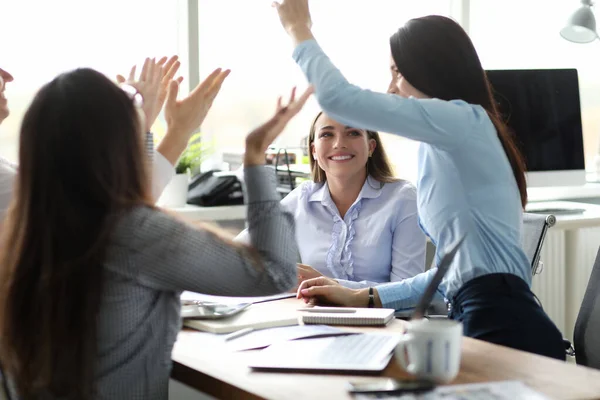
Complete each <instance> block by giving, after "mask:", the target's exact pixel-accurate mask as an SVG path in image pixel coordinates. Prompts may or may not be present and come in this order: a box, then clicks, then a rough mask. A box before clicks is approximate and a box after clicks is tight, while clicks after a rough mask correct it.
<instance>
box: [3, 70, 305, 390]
mask: <svg viewBox="0 0 600 400" xmlns="http://www.w3.org/2000/svg"><path fill="white" fill-rule="evenodd" d="M227 73H228V71H220V70H216V71H215V72H213V74H211V75H210V76H209V77H208V78H207V79H206V80H205V81H204V82H203V83H201V84H200V85H199V86H198V87H197V88H196V89H195V90H194V91H192V93H191V94H190V95H189V97H187V98H186V99H183V100H180V101H178V100H177V93H178V83H177V82H176V81H172V82H171V83H170V86H169V93H168V97H167V101H166V105H165V119H166V121H167V124H168V129H169V130H178V133H180V135H177V136H178V137H182V138H185V137H189V136H190V135H191V133H192V132H193V131H194V130H195V129H197V127H198V126H200V124H201V123H202V120H203V119H204V117H205V116H206V113H207V112H208V110H209V108H210V106H211V104H212V101H213V99H214V97H215V96H216V94H217V93H218V91H219V88H220V86H221V83H222V82H223V79H224V78H225V76H227ZM157 76H158V75H157V71H156V70H154V71H153V68H152V67H150V68H149V69H148V70H146V71H145V72H144V71H143V72H142V74H141V78H140V80H139V81H135V82H129V84H128V85H127V86H123V87H122V88H121V87H119V86H117V85H115V84H114V83H113V82H111V81H110V80H109V79H107V78H106V77H105V76H103V75H102V74H100V73H98V72H96V71H94V70H91V69H78V70H75V71H72V72H69V73H65V74H62V75H60V76H58V77H57V78H55V79H54V80H53V81H51V82H50V83H48V84H47V85H45V86H44V87H43V88H42V89H41V90H40V91H39V92H38V94H37V95H36V96H35V99H34V100H33V103H32V104H31V106H30V107H29V109H28V110H27V112H26V114H25V117H24V120H23V124H22V128H21V135H20V149H19V164H20V170H19V174H18V177H17V182H16V192H15V196H14V199H13V202H12V206H11V209H10V211H9V215H8V217H7V220H6V223H5V225H4V231H3V243H2V252H1V258H0V265H1V267H2V268H1V270H0V271H1V272H0V274H1V277H0V282H1V285H2V288H1V290H0V292H1V293H2V296H0V360H1V362H2V365H3V367H4V370H5V372H6V376H7V377H8V378H9V379H10V381H11V382H12V383H13V384H14V387H15V388H16V393H17V395H18V398H20V399H26V400H27V399H40V398H44V399H53V398H56V399H166V398H167V397H168V381H169V375H170V368H171V350H172V347H173V344H174V342H175V339H176V337H177V333H178V331H179V329H180V326H181V322H180V314H179V311H180V301H179V295H180V292H181V291H182V290H192V291H195V292H202V293H208V294H213V295H247V296H254V295H268V294H273V293H279V292H283V291H285V290H288V289H289V288H290V287H292V286H293V285H294V284H295V283H296V272H295V270H296V265H295V255H296V252H297V250H296V246H295V243H294V233H293V232H294V229H293V219H292V218H291V217H290V216H289V215H287V214H286V213H284V212H283V211H282V209H281V206H280V205H279V196H278V194H277V193H276V189H275V180H274V176H272V175H273V174H272V173H270V171H269V170H267V169H265V167H264V166H263V164H264V162H265V161H264V160H265V156H264V153H265V150H266V148H267V146H268V145H269V144H270V143H271V142H272V141H273V139H274V138H275V137H276V136H277V135H278V134H279V133H280V132H281V130H282V129H283V127H284V126H285V124H286V123H287V121H289V119H290V118H291V117H293V116H294V115H295V114H296V113H297V112H298V111H299V110H300V108H301V107H302V105H303V104H304V102H305V101H306V98H307V97H308V95H309V94H310V92H309V91H307V92H306V93H305V94H304V95H303V96H302V97H301V98H300V99H299V100H297V101H296V100H295V99H294V96H292V98H291V100H290V103H289V104H287V106H285V107H284V106H283V105H281V103H280V106H279V107H278V111H277V113H276V114H275V116H274V117H273V118H271V120H269V121H268V122H267V123H266V124H264V125H262V126H261V127H259V128H257V129H256V130H254V131H253V132H251V133H250V134H249V135H248V137H247V139H246V154H245V159H244V160H245V163H244V165H245V171H244V173H245V178H246V182H247V199H248V219H249V221H248V222H249V226H250V237H251V245H249V246H245V245H240V244H235V243H233V242H232V241H231V240H230V239H226V238H224V237H222V236H221V235H220V234H219V233H218V232H214V231H211V230H209V229H204V228H194V227H191V226H188V225H187V224H185V223H182V222H180V221H178V220H176V219H174V218H173V217H171V216H169V215H167V214H165V213H164V212H161V211H160V210H158V209H156V208H155V207H154V206H153V200H152V199H151V195H150V180H149V178H148V172H147V167H148V165H147V164H148V163H147V159H146V152H145V149H144V144H143V132H144V130H145V129H144V122H143V116H144V114H143V112H141V105H142V103H143V101H144V95H145V94H147V95H148V96H147V97H151V96H149V94H151V92H152V91H153V90H156V88H157V87H158V86H157V81H156V79H157ZM123 89H126V90H123Z"/></svg>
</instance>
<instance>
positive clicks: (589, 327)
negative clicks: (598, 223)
mask: <svg viewBox="0 0 600 400" xmlns="http://www.w3.org/2000/svg"><path fill="white" fill-rule="evenodd" d="M573 345H574V346H575V360H576V361H577V364H581V365H585V366H587V367H592V368H597V369H600V249H598V254H597V255H596V261H595V262H594V267H593V268H592V274H591V275H590V280H589V281H588V285H587V289H586V290H585V294H584V296H583V301H582V302H581V308H580V309H579V314H578V315H577V321H576V322H575V331H574V332H573Z"/></svg>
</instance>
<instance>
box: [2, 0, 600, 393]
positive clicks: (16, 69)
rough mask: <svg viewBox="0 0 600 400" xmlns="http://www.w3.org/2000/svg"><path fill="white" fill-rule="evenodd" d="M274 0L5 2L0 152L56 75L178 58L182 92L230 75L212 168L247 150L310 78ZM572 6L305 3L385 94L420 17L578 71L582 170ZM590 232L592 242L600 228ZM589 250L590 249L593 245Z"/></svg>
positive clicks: (584, 111) (396, 150)
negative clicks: (403, 31)
mask: <svg viewBox="0 0 600 400" xmlns="http://www.w3.org/2000/svg"><path fill="white" fill-rule="evenodd" d="M271 2H272V0H126V1H122V0H104V1H96V0H53V1H51V2H49V1H44V0H20V1H6V2H4V3H3V4H2V11H1V13H2V15H3V16H4V18H3V19H2V23H0V38H1V39H0V56H1V57H0V66H1V67H2V68H4V69H6V70H7V71H9V72H10V73H11V74H12V75H13V76H14V78H15V81H14V82H11V83H10V84H9V85H8V86H7V90H6V97H7V98H8V100H9V105H10V109H11V115H10V117H9V118H8V119H7V120H6V121H4V123H3V124H2V125H1V126H0V156H3V157H6V158H8V159H11V160H16V159H17V154H18V132H19V124H20V121H21V119H22V117H23V113H24V112H25V110H26V109H27V107H28V105H29V103H30V102H31V100H32V99H33V96H34V95H35V93H36V91H37V90H38V89H39V88H40V87H41V86H42V85H43V84H44V83H46V82H48V81H49V80H51V79H52V78H53V77H55V76H56V75H57V74H59V73H61V72H64V71H68V70H71V69H74V68H78V67H92V68H94V69H97V70H99V71H101V72H103V73H105V74H106V75H107V76H109V77H115V76H116V75H117V74H119V73H120V74H126V73H127V72H128V71H129V69H130V67H131V65H133V64H136V63H137V64H140V63H141V62H143V59H144V58H145V57H147V56H150V57H152V56H156V57H160V56H163V55H167V56H169V55H172V54H178V55H179V56H180V59H181V61H182V69H181V74H182V76H184V79H185V80H184V82H185V83H184V84H183V86H182V88H183V91H184V92H185V91H187V90H189V88H190V86H191V87H194V86H195V85H196V83H197V82H198V81H199V80H200V79H202V78H204V77H205V76H206V75H207V74H208V73H209V72H210V71H212V70H213V69H214V68H216V67H223V68H230V69H231V70H232V73H231V75H230V76H229V77H228V79H227V81H226V82H225V84H224V86H223V89H222V90H221V93H220V94H219V96H218V98H217V99H216V101H215V104H214V106H213V108H212V110H211V112H210V113H209V116H208V118H207V119H206V121H205V123H204V125H203V126H202V134H203V140H210V141H212V142H214V144H215V146H214V151H213V154H212V157H211V160H210V161H209V163H212V164H213V165H219V164H220V162H221V157H222V155H223V154H224V153H227V152H236V151H240V152H241V151H243V145H244V137H245V135H246V133H247V132H248V131H249V130H251V129H252V128H253V127H255V126H257V125H258V124H260V123H261V122H263V121H264V120H265V119H267V118H268V117H269V116H270V115H271V114H272V112H273V109H274V107H275V103H276V99H277V97H278V96H279V95H285V94H286V93H288V92H289V89H290V88H291V87H292V86H294V85H298V86H299V87H304V86H305V85H306V81H305V79H304V77H303V76H302V74H301V72H300V70H299V68H298V67H297V66H296V64H295V63H294V62H293V60H292V58H291V54H292V44H291V42H290V40H289V38H288V37H287V36H286V35H285V34H283V32H282V28H281V27H280V25H279V20H278V18H277V15H276V11H275V10H274V9H273V8H272V7H271V6H270V4H271ZM578 3H579V2H578V1H577V0H560V1H556V2H548V1H542V0H427V1H422V0H374V1H367V0H313V1H311V3H310V5H311V10H312V14H313V27H314V33H315V36H316V37H317V39H318V40H319V43H320V44H321V46H322V47H323V48H324V49H325V51H326V52H327V53H328V54H329V55H330V56H331V57H332V59H333V61H334V62H335V64H336V65H337V66H338V67H340V68H341V70H342V71H343V72H344V74H345V75H346V76H347V77H348V78H349V79H350V80H351V81H352V82H353V83H355V84H357V85H360V86H362V87H365V88H370V89H372V90H378V91H385V90H386V88H387V85H388V82H389V78H390V75H389V45H388V38H389V36H390V35H391V34H392V33H393V32H394V31H395V30H396V29H397V28H398V27H399V26H401V25H402V24H403V23H404V22H406V21H407V20H408V19H410V18H413V17H419V16H423V15H428V14H440V15H446V16H450V17H452V18H454V19H455V20H456V21H458V22H459V23H460V24H461V25H462V26H463V27H464V28H465V30H466V31H467V32H468V33H469V35H470V36H471V38H472V40H473V42H474V44H475V47H476V49H477V51H478V53H479V56H480V58H481V61H482V63H483V67H484V68H485V69H541V68H576V69H577V70H578V74H579V89H580V96H581V116H582V123H583V140H584V151H585V163H586V169H589V170H593V169H594V168H595V166H594V164H593V161H594V156H595V155H596V154H597V152H598V148H599V144H600V72H599V71H600V40H596V41H595V42H592V43H590V44H585V45H583V44H574V43H571V42H568V41H566V40H564V39H563V38H561V37H560V35H559V31H560V29H561V28H562V27H563V26H564V24H565V22H566V19H567V18H568V16H569V15H570V14H571V13H572V12H573V11H574V9H575V8H576V7H577V6H578V5H579V4H578ZM317 110H318V105H317V104H316V101H315V100H314V99H311V100H310V102H309V104H308V106H307V107H306V109H305V110H304V111H303V112H302V113H301V114H300V115H299V116H298V117H297V118H296V119H294V120H293V121H292V122H291V123H290V124H289V126H288V127H287V129H286V132H285V133H284V135H283V136H282V137H281V138H280V139H279V140H278V142H277V143H276V144H275V147H298V146H300V144H301V140H302V138H303V137H305V136H306V135H307V134H308V127H309V126H310V123H311V121H312V119H313V118H314V116H315V114H316V112H317ZM153 130H154V131H155V133H156V134H157V136H160V135H161V133H163V132H164V130H165V124H164V121H163V120H162V119H159V121H158V122H157V123H156V125H155V126H154V129H153ZM382 138H383V142H384V145H385V147H386V151H387V152H388V155H389V156H390V159H391V161H392V162H393V164H394V166H395V168H396V173H397V175H398V176H399V177H402V178H405V179H408V180H411V181H414V180H415V178H416V168H417V164H416V154H417V152H416V149H417V144H416V143H415V142H412V141H410V140H408V139H403V138H399V137H395V136H392V135H388V134H385V133H384V134H383V135H382ZM591 238H592V239H594V240H595V239H597V238H600V233H598V232H596V233H594V234H593V235H592V236H591ZM549 240H550V242H548V241H547V244H546V247H552V245H554V244H555V243H559V242H560V243H562V245H563V246H564V241H565V239H564V237H563V236H560V237H559V236H558V235H557V238H552V237H550V238H549ZM594 246H595V247H594V249H593V254H594V255H595V252H596V250H597V243H595V245H594ZM562 257H563V258H564V257H565V256H564V255H563V256H562ZM567 258H568V257H567ZM589 266H590V267H591V263H589ZM562 268H563V269H564V268H565V267H564V266H563V267H562ZM536 279H537V278H536ZM582 279H583V278H582ZM548 293H550V292H548ZM554 297H556V296H554ZM561 299H562V300H561V301H563V300H564V294H563V297H562V298H561ZM542 301H543V302H544V303H545V304H546V305H548V303H549V301H550V298H543V297H542ZM563 303H564V301H563ZM548 307H549V309H550V310H551V311H550V314H551V316H552V317H553V319H554V320H555V322H556V321H557V320H562V321H565V318H566V317H565V312H567V311H568V309H567V310H566V311H565V307H567V308H568V307H571V308H574V309H575V310H576V309H577V308H578V304H573V305H567V306H565V304H562V305H561V306H557V307H558V311H556V312H555V313H554V314H553V311H552V310H553V308H552V307H553V306H552V305H549V306H548ZM571 314H573V313H571ZM572 322H573V321H568V318H567V321H566V322H565V323H564V324H563V326H562V328H569V329H570V328H571V325H572ZM566 330H567V331H568V329H566ZM186 396H189V398H196V397H195V396H197V394H194V393H192V392H187V393H186V391H185V390H184V389H181V388H180V387H179V386H176V388H175V392H174V396H173V397H172V398H185V397H186Z"/></svg>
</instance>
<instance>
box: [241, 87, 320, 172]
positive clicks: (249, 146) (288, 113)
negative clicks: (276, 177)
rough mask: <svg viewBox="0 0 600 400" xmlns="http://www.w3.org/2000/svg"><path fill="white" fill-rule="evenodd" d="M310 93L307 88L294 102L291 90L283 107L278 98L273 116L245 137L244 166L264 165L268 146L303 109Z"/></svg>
mask: <svg viewBox="0 0 600 400" xmlns="http://www.w3.org/2000/svg"><path fill="white" fill-rule="evenodd" d="M312 93H313V88H312V86H309V87H308V88H307V89H306V90H305V91H304V93H302V96H300V98H299V99H298V100H296V88H293V89H292V93H291V95H290V99H289V101H288V104H287V105H285V106H284V105H283V103H282V100H281V97H279V99H278V100H277V110H276V112H275V115H274V116H273V117H271V119H269V120H268V121H267V122H265V123H264V124H262V125H261V126H259V127H258V128H256V129H255V130H253V131H252V132H250V133H249V134H248V136H246V153H245V154H244V165H245V166H252V165H262V164H264V163H265V152H266V151H267V148H268V147H269V145H270V144H271V143H273V141H274V140H275V139H276V138H277V136H279V135H280V134H281V132H282V131H283V128H285V126H286V125H287V123H288V122H289V121H290V119H292V118H293V117H294V116H295V115H296V114H298V112H299V111H300V110H301V109H302V107H304V104H305V103H306V100H308V98H309V97H310V95H311V94H312Z"/></svg>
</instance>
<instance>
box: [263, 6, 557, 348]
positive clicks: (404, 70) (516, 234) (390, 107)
mask: <svg viewBox="0 0 600 400" xmlns="http://www.w3.org/2000/svg"><path fill="white" fill-rule="evenodd" d="M274 5H275V6H276V8H277V10H278V13H279V17H280V19H281V22H282V25H283V26H284V28H285V29H286V31H287V32H288V34H289V35H290V36H291V37H292V38H293V40H294V43H295V45H296V48H295V50H294V59H295V60H296V62H297V63H298V65H299V66H300V67H301V68H302V70H303V72H304V73H305V75H306V76H307V78H308V80H309V82H310V83H311V84H312V85H313V86H314V88H315V92H316V96H317V100H318V102H319V104H320V105H321V107H322V109H323V110H324V111H325V112H326V113H327V114H328V115H330V116H332V117H333V118H335V119H336V120H338V121H340V122H342V123H344V124H347V125H350V126H361V127H365V128H367V129H373V130H378V131H383V132H390V133H395V134H398V135H401V136H404V137H407V138H410V139H413V140H417V141H420V142H421V146H420V148H419V171H418V180H417V204H418V209H419V219H420V224H421V226H422V228H423V230H424V231H425V232H426V234H427V235H428V236H429V237H430V238H431V240H432V241H433V242H434V243H435V244H436V246H437V248H438V249H441V250H444V249H446V248H447V246H448V245H449V244H450V243H452V242H453V241H455V240H456V239H457V238H460V237H463V236H465V235H466V239H465V241H464V242H463V244H462V247H461V248H460V249H459V250H458V252H457V254H456V256H455V258H454V261H453V264H452V265H451V267H450V270H449V271H448V273H447V275H446V277H445V279H444V281H443V283H442V284H441V285H440V287H439V294H438V296H442V295H445V296H446V298H448V299H449V300H450V302H451V304H452V311H451V314H450V317H451V318H453V319H455V320H458V321H462V322H463V329H464V333H465V335H467V336H471V337H475V338H479V339H482V340H486V341H489V342H493V343H497V344H501V345H505V346H509V347H513V348H517V349H521V350H526V351H530V352H534V353H538V354H542V355H546V356H550V357H555V358H560V359H564V357H565V355H564V354H565V353H564V348H563V346H562V336H561V334H560V332H559V331H558V329H557V328H556V326H555V325H554V324H553V323H552V322H551V321H550V319H549V318H548V316H547V315H546V314H545V313H544V311H543V310H542V308H541V307H540V306H539V304H538V303H537V302H536V300H535V298H534V295H533V293H532V292H531V290H530V284H531V270H530V267H529V262H528V260H527V258H526V256H525V254H524V252H523V250H522V248H521V245H520V237H521V226H522V211H523V207H524V206H525V204H526V202H527V191H526V182H525V173H524V170H525V168H524V162H523V159H522V156H521V155H520V153H519V151H518V149H517V148H516V146H515V144H514V142H513V139H512V136H511V135H510V134H509V132H508V131H507V128H506V126H505V125H504V123H503V122H502V120H501V118H500V115H499V113H498V111H497V109H496V106H495V103H494V101H493V97H492V92H491V87H490V85H489V82H488V80H487V77H486V75H485V72H484V70H483V68H482V67H481V63H480V61H479V58H478V56H477V53H476V51H475V48H474V46H473V44H472V42H471V40H470V38H469V37H468V35H467V34H466V33H465V31H464V30H463V29H462V28H461V27H460V26H459V25H458V24H457V23H456V22H454V21H452V20H451V19H449V18H445V17H441V16H428V17H423V18H417V19H413V20H411V21H409V22H408V23H407V24H406V25H405V26H403V27H401V28H400V29H399V30H398V31H397V32H396V33H395V34H394V35H393V36H392V37H391V38H390V48H391V62H390V72H391V75H392V79H391V82H390V85H389V88H388V93H387V94H385V93H376V92H372V91H369V90H364V89H361V88H359V87H356V86H354V85H351V84H350V83H348V81H347V80H346V79H345V78H344V76H343V75H342V74H341V73H340V71H338V70H337V69H336V68H335V66H334V65H333V64H332V63H331V61H330V60H329V58H328V57H327V56H326V55H325V53H324V52H323V51H322V50H321V48H320V47H319V45H318V44H317V42H316V41H315V40H314V37H313V35H312V33H311V30H310V27H311V19H310V13H309V10H308V2H307V0H284V1H283V2H282V4H279V3H274ZM435 270H436V269H435V268H434V269H432V270H430V271H428V272H425V273H423V274H419V275H417V276H416V277H414V278H411V279H406V280H403V281H400V282H394V283H390V284H386V285H380V286H378V287H377V288H376V289H374V290H373V288H368V289H358V290H354V289H348V288H344V287H342V286H341V285H337V284H336V282H335V281H332V280H330V279H326V278H315V279H312V280H308V281H305V282H303V283H302V285H301V286H300V288H299V290H298V295H299V297H303V298H304V299H305V301H309V299H314V300H316V301H327V302H329V303H337V304H341V305H354V306H363V307H366V306H379V307H382V306H383V307H389V308H395V309H406V308H410V307H414V305H415V304H416V301H417V300H418V298H419V297H420V295H421V293H422V292H423V290H424V288H425V286H426V285H427V284H428V282H429V281H430V280H431V277H432V276H433V273H435Z"/></svg>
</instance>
